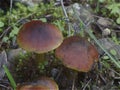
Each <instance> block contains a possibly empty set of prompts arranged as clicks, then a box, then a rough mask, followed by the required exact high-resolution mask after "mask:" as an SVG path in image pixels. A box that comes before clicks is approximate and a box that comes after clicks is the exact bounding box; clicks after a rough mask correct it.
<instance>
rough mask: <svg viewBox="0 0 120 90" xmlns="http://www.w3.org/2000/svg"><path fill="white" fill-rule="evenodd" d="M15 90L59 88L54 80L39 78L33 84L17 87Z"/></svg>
mask: <svg viewBox="0 0 120 90" xmlns="http://www.w3.org/2000/svg"><path fill="white" fill-rule="evenodd" d="M16 90H59V88H58V85H57V83H56V82H55V81H54V80H52V79H50V78H48V77H41V78H40V79H39V80H37V81H35V82H32V83H29V84H27V83H26V84H23V85H18V86H17V89H16Z"/></svg>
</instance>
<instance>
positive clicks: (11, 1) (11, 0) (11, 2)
mask: <svg viewBox="0 0 120 90" xmlns="http://www.w3.org/2000/svg"><path fill="white" fill-rule="evenodd" d="M12 4H13V0H10V15H9V17H11V13H12ZM10 22H11V18H9V21H8V23H9V24H10Z"/></svg>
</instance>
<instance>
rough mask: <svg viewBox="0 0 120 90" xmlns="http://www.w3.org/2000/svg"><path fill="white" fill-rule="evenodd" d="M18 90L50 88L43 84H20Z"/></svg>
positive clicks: (46, 89) (45, 89)
mask: <svg viewBox="0 0 120 90" xmlns="http://www.w3.org/2000/svg"><path fill="white" fill-rule="evenodd" d="M16 90H50V89H49V88H48V87H46V86H42V85H34V86H33V85H24V86H21V87H20V86H19V87H17V89H16Z"/></svg>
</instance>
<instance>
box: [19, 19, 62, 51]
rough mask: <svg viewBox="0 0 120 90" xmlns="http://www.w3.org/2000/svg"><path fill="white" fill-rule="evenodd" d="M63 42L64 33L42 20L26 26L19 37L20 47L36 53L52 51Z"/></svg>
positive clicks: (31, 22)
mask: <svg viewBox="0 0 120 90" xmlns="http://www.w3.org/2000/svg"><path fill="white" fill-rule="evenodd" d="M62 41H63V36H62V33H61V31H60V30H59V29H58V28H57V27H56V26H55V25H53V24H48V23H44V22H42V21H40V20H33V21H30V22H28V23H26V24H24V25H23V26H22V28H21V29H20V31H19V33H18V36H17V42H18V44H19V46H20V47H22V48H23V49H25V50H27V51H32V52H35V53H46V52H48V51H51V50H53V49H55V48H57V47H58V46H59V45H60V44H61V43H62Z"/></svg>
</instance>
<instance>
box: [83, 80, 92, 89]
mask: <svg viewBox="0 0 120 90" xmlns="http://www.w3.org/2000/svg"><path fill="white" fill-rule="evenodd" d="M90 82H91V79H90V80H89V81H88V82H87V84H86V85H85V86H84V88H83V89H82V90H86V87H87V86H88V85H89V83H90Z"/></svg>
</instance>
